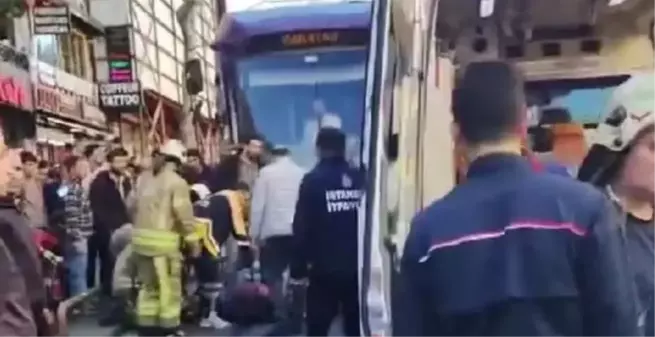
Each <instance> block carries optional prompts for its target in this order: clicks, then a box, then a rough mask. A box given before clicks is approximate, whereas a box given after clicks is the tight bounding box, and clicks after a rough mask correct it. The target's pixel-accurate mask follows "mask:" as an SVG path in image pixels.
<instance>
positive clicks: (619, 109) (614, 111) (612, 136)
mask: <svg viewBox="0 0 655 337" xmlns="http://www.w3.org/2000/svg"><path fill="white" fill-rule="evenodd" d="M654 80H655V75H653V73H652V72H648V73H639V74H635V75H633V76H632V77H630V79H628V80H627V81H626V82H625V83H623V84H621V85H620V86H618V87H617V88H616V89H615V91H614V93H613V95H612V98H611V99H610V101H609V103H608V105H607V108H606V109H605V114H604V118H603V122H602V123H601V124H599V125H598V128H597V129H596V134H595V136H594V141H593V145H600V146H603V147H605V148H607V149H608V150H610V151H612V152H621V151H623V150H625V149H626V148H627V147H628V146H630V145H631V144H632V142H633V141H634V139H635V137H637V135H638V134H639V132H641V131H642V130H643V129H644V128H646V127H648V126H650V125H653V123H655V115H654V113H653V105H654V104H655V98H654V97H653V95H655V85H654V84H653V81H654Z"/></svg>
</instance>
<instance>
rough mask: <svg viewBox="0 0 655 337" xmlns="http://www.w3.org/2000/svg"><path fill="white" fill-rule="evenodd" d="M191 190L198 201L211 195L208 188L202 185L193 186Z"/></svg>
mask: <svg viewBox="0 0 655 337" xmlns="http://www.w3.org/2000/svg"><path fill="white" fill-rule="evenodd" d="M191 190H192V191H194V192H196V194H197V195H198V198H199V199H200V200H202V199H205V198H207V197H208V196H209V195H210V194H211V191H210V190H209V188H208V187H207V186H205V185H204V184H193V185H192V186H191Z"/></svg>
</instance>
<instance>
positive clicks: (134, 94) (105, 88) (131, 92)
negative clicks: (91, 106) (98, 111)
mask: <svg viewBox="0 0 655 337" xmlns="http://www.w3.org/2000/svg"><path fill="white" fill-rule="evenodd" d="M98 96H100V108H102V109H103V110H105V111H113V112H119V113H120V112H138V111H139V108H140V107H141V84H140V83H139V82H127V83H99V84H98Z"/></svg>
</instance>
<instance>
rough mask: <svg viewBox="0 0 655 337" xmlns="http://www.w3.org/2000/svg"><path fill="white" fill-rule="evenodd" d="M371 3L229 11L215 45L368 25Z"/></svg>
mask: <svg viewBox="0 0 655 337" xmlns="http://www.w3.org/2000/svg"><path fill="white" fill-rule="evenodd" d="M371 6H372V5H371V2H370V1H343V2H338V3H317V4H310V5H296V6H283V7H278V8H271V9H266V10H248V11H241V12H235V13H227V14H225V16H223V18H222V19H221V23H220V25H219V27H218V33H217V39H216V42H215V43H214V44H213V47H214V48H215V49H217V50H221V49H223V48H225V47H228V48H229V46H235V45H239V44H241V43H242V42H244V41H245V40H248V39H249V38H251V37H253V36H256V35H267V34H276V33H284V32H292V31H297V30H319V29H358V28H359V29H366V28H368V27H369V25H370V21H371Z"/></svg>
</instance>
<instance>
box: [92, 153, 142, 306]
mask: <svg viewBox="0 0 655 337" xmlns="http://www.w3.org/2000/svg"><path fill="white" fill-rule="evenodd" d="M128 160H129V155H128V153H127V151H125V150H124V149H122V148H116V149H113V150H111V151H110V152H109V153H108V154H107V162H108V163H109V169H108V170H106V171H102V172H100V173H99V174H98V176H97V177H96V178H95V179H94V180H93V182H92V183H91V187H90V190H89V199H90V201H91V209H92V210H93V227H94V234H93V237H92V239H91V240H92V244H91V248H92V249H91V250H90V251H89V259H90V260H89V268H88V270H89V274H87V278H88V280H89V283H90V284H91V285H92V284H93V283H95V282H94V281H95V271H96V268H95V261H96V256H97V257H98V258H99V260H100V284H101V286H102V292H103V294H104V295H105V296H107V297H110V296H111V289H112V287H111V280H112V275H113V265H114V258H113V255H112V254H111V251H110V250H109V243H110V240H111V235H112V233H113V232H114V230H116V229H118V228H120V227H121V226H123V225H124V224H127V223H129V222H130V220H129V216H128V212H127V207H126V204H125V198H126V197H127V195H128V194H129V193H130V190H131V188H132V186H131V184H130V179H129V178H127V177H126V176H125V174H124V173H125V169H126V167H127V163H128Z"/></svg>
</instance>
